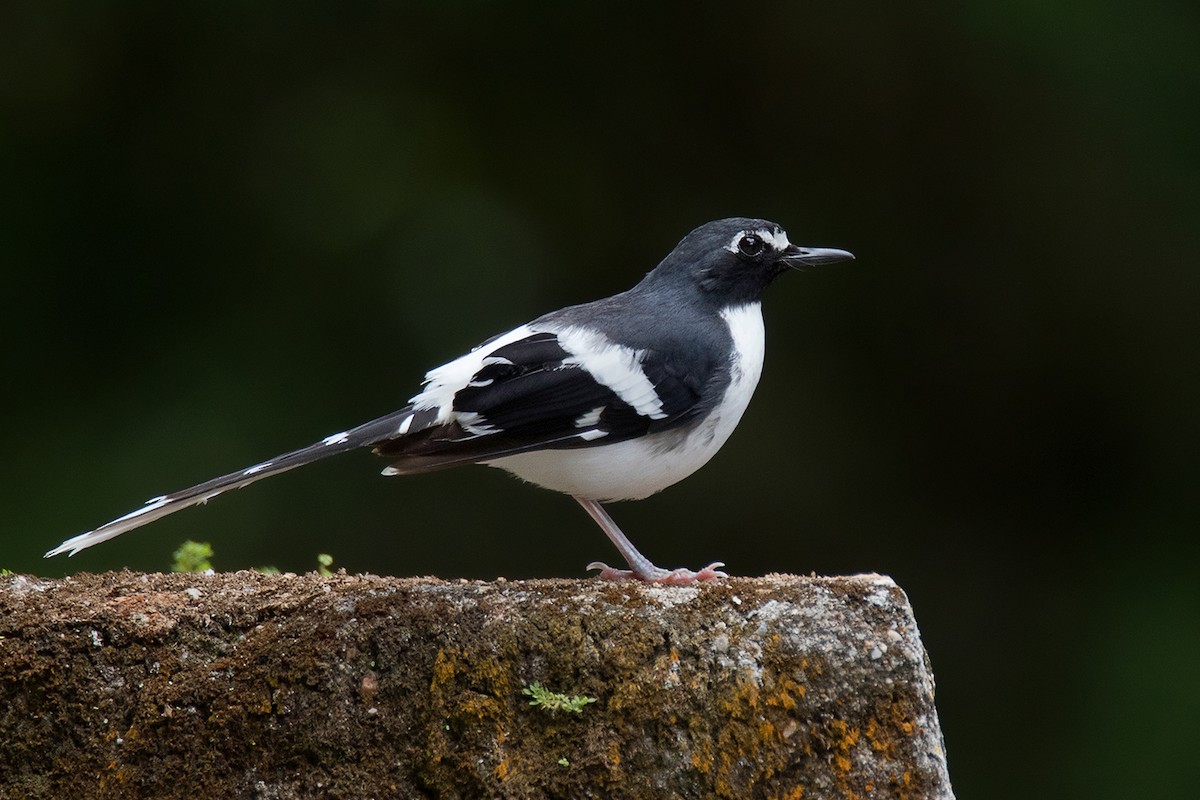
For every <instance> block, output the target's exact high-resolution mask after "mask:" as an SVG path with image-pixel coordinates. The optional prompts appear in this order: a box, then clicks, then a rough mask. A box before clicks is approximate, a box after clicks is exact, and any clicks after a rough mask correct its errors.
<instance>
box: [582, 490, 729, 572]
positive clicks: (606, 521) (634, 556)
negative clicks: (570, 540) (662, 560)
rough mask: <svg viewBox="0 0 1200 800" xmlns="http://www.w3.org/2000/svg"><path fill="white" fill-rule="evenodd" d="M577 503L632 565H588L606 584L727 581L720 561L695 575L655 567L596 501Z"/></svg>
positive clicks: (685, 570) (596, 562)
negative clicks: (724, 579) (621, 566)
mask: <svg viewBox="0 0 1200 800" xmlns="http://www.w3.org/2000/svg"><path fill="white" fill-rule="evenodd" d="M575 500H576V502H578V503H579V505H581V506H583V510H584V511H586V512H588V514H590V515H591V517H592V519H594V520H596V524H597V525H599V526H600V528H601V530H603V531H604V534H605V535H606V536H608V538H609V539H610V540H611V541H612V543H613V544H614V545H616V547H617V550H618V552H620V553H621V557H622V558H624V559H625V562H626V563H627V564H629V569H613V568H612V567H610V566H608V565H607V564H605V563H603V562H600V561H593V562H592V563H591V564H588V565H587V568H588V569H598V570H600V574H599V576H598V577H599V578H600V579H601V580H606V581H618V580H628V579H630V578H635V579H637V580H639V581H643V582H645V583H695V582H697V581H711V580H715V579H717V578H728V577H729V576H728V575H727V574H725V573H724V572H721V571H720V570H718V569H717V568H718V567H723V566H725V565H724V564H723V563H722V562H720V561H714V562H713V563H712V564H709V565H708V566H707V567H705V568H704V569H702V570H700V571H699V572H693V571H692V570H690V569H683V568H682V567H681V568H679V569H663V568H662V567H656V566H654V564H653V563H652V562H651V561H650V559H648V558H646V557H645V556H644V555H642V554H641V553H639V552H638V549H637V548H636V547H634V546H633V542H631V541H629V538H628V537H627V536H625V534H623V533H621V529H620V528H618V527H617V523H615V522H613V519H612V517H610V516H609V515H608V512H607V511H605V510H604V508H603V507H602V506H601V505H600V504H599V503H597V502H596V501H595V500H587V499H584V498H582V497H576V498H575Z"/></svg>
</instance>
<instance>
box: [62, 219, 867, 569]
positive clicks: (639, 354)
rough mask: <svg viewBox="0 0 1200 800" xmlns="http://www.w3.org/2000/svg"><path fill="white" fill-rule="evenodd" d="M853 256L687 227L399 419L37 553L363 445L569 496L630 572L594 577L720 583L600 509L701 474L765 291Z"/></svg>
mask: <svg viewBox="0 0 1200 800" xmlns="http://www.w3.org/2000/svg"><path fill="white" fill-rule="evenodd" d="M852 258H854V256H852V255H851V254H850V253H848V252H846V251H845V250H835V249H832V248H817V247H797V246H796V245H794V244H792V243H791V242H789V241H788V237H787V234H786V233H785V232H784V230H783V229H782V228H781V227H780V226H779V225H776V224H775V223H773V222H768V221H767V220H762V219H744V218H733V219H722V220H717V221H715V222H710V223H708V224H706V225H701V226H700V227H699V228H697V229H696V230H694V231H692V232H691V233H689V234H688V235H687V236H685V237H684V238H683V240H682V241H681V242H679V244H678V245H676V246H675V249H674V250H672V251H671V252H670V254H669V255H667V257H666V258H665V259H663V261H662V262H661V263H660V264H659V265H658V266H657V267H655V268H654V269H653V270H651V271H650V272H649V273H647V275H646V277H645V278H643V279H642V281H641V282H640V283H639V284H637V285H636V286H634V287H633V288H632V289H630V290H628V291H626V292H622V293H620V294H617V295H613V296H612V297H608V298H605V299H603V300H596V301H594V302H591V303H584V304H583V305H577V306H570V307H568V308H564V309H561V310H559V311H552V312H550V313H549V314H546V315H544V316H541V317H538V318H537V319H535V320H533V321H532V322H529V323H526V324H524V325H520V326H518V327H516V328H513V329H512V330H511V331H508V332H507V333H502V334H500V335H499V336H494V337H492V338H491V339H488V340H487V341H486V342H484V343H483V344H481V345H479V346H478V347H476V348H475V349H473V350H471V352H469V353H467V354H466V355H464V356H462V357H461V358H458V359H455V360H454V361H451V362H449V363H448V364H444V365H443V366H440V367H438V368H436V369H433V370H430V371H429V372H428V373H426V375H425V383H424V385H423V388H422V390H421V391H420V392H419V393H418V394H417V395H416V396H414V397H413V398H412V399H411V400H409V402H408V405H406V406H405V407H404V408H402V409H400V410H399V411H396V412H395V413H392V414H388V415H387V416H385V417H380V418H379V419H376V420H373V421H371V422H368V423H366V424H363V425H359V426H358V427H356V428H351V429H350V430H347V431H343V432H341V433H335V434H333V435H331V436H326V437H325V438H324V439H322V440H321V441H319V442H317V443H316V444H313V445H310V446H308V447H304V448H301V449H300V450H294V451H292V452H290V453H285V454H283V455H280V456H276V457H275V458H272V459H269V460H267V461H263V462H262V463H260V464H255V465H254V466H252V467H249V468H247V469H244V470H241V471H239V472H233V473H230V474H229V475H223V476H221V477H219V478H213V479H212V480H210V481H206V482H205V483H201V484H199V485H198V486H193V487H191V488H190V489H184V490H183V491H181V492H175V493H174V494H167V495H162V496H160V497H155V498H152V499H150V500H148V501H147V502H146V504H145V505H144V506H142V507H141V508H138V509H137V510H135V511H132V512H130V513H128V514H126V515H125V516H123V517H120V518H118V519H115V520H113V521H112V522H109V523H107V524H105V525H101V526H100V527H99V528H96V529H95V530H93V531H88V532H87V533H84V534H80V535H79V536H76V537H74V538H72V539H68V540H67V541H65V542H63V543H62V544H61V545H59V546H58V547H56V548H54V549H53V550H51V551H50V552H48V553H47V554H46V555H47V557H49V556H54V555H58V554H60V553H70V554H71V555H74V554H75V553H78V552H79V551H80V550H83V549H84V548H86V547H91V546H92V545H94V544H99V543H100V542H103V541H105V540H107V539H111V538H113V537H114V536H119V535H120V534H122V533H125V532H126V531H128V530H132V529H134V528H137V527H140V526H142V525H145V524H146V523H148V522H153V521H154V520H156V519H160V518H162V517H165V516H166V515H168V514H172V513H174V512H176V511H179V510H180V509H183V508H187V507H188V506H194V505H197V504H200V503H205V502H207V501H209V500H211V499H212V498H214V497H216V496H217V495H219V494H221V493H222V492H226V491H229V490H231V489H240V488H242V487H243V486H248V485H250V484H251V483H254V482H255V481H258V480H261V479H263V478H266V477H268V476H270V475H278V474H279V473H281V472H286V471H288V470H290V469H294V468H295V467H299V466H301V465H303V464H308V463H310V462H312V461H316V460H318V459H321V458H325V457H326V456H332V455H336V454H338V453H344V452H346V451H348V450H353V449H355V448H359V447H370V448H372V449H373V450H374V452H375V453H377V454H378V455H380V456H384V457H386V458H389V459H391V460H392V465H391V466H389V467H387V468H386V469H385V470H383V474H384V475H410V474H414V473H418V472H431V471H433V470H439V469H445V468H447V467H456V466H459V465H462V464H486V465H488V466H492V467H501V468H502V469H505V470H507V471H509V472H511V473H512V474H514V475H516V476H517V477H519V478H521V479H523V480H525V481H528V482H530V483H534V484H537V485H538V486H543V487H545V488H547V489H553V490H555V491H558V492H563V493H565V494H569V495H571V496H572V497H574V498H575V499H576V500H577V501H579V504H580V505H582V506H583V507H584V509H585V510H586V511H587V512H588V513H589V514H590V515H591V516H592V518H593V519H594V520H595V521H596V522H597V523H598V524H599V525H600V527H601V528H602V529H603V530H604V533H605V534H607V535H608V538H609V539H611V540H612V542H613V544H614V545H616V547H617V550H618V551H620V553H621V556H622V557H623V558H624V559H625V561H626V562H627V564H628V566H629V569H628V570H619V569H613V568H612V567H609V566H607V565H606V564H603V563H600V562H593V563H592V564H589V565H588V569H598V570H600V576H601V577H602V578H606V579H619V578H630V577H632V578H637V579H639V580H642V581H647V582H654V583H690V582H693V581H697V580H709V579H712V578H717V577H724V575H725V573H723V572H720V571H718V569H719V567H722V566H724V564H722V563H721V562H716V563H713V564H710V565H709V566H707V567H704V568H703V569H701V570H699V571H692V570H689V569H674V570H666V569H662V568H659V567H656V566H655V565H654V564H653V563H651V562H650V560H649V559H648V558H646V557H645V556H643V555H642V554H641V553H640V552H638V550H637V549H636V548H635V547H634V546H633V544H632V543H631V542H630V541H629V539H627V538H626V537H625V535H624V534H623V533H622V532H621V530H620V528H618V527H617V525H616V523H615V522H613V520H612V518H611V517H609V515H608V513H607V512H606V511H605V510H604V508H603V507H601V505H600V504H601V503H604V502H609V501H616V500H640V499H642V498H644V497H648V496H650V495H652V494H654V493H655V492H659V491H661V490H663V489H665V488H667V487H668V486H670V485H672V484H674V483H676V482H678V481H680V480H682V479H684V478H686V477H687V476H689V475H691V474H692V473H693V472H695V471H696V470H698V469H699V468H700V467H702V466H704V464H705V463H707V462H708V460H709V459H710V458H712V457H713V455H714V454H715V453H716V452H717V450H719V449H720V447H721V445H723V444H724V443H725V441H726V439H728V438H729V435H730V434H731V433H733V429H734V427H736V426H737V424H738V421H739V420H740V419H741V418H742V413H743V412H744V411H745V410H746V406H747V405H748V404H749V402H750V396H751V395H752V394H753V393H754V388H755V386H756V385H757V384H758V379H759V375H760V374H761V373H762V366H763V348H764V334H763V319H762V311H761V301H762V295H763V291H764V290H765V289H766V288H767V286H768V285H769V284H770V283H771V282H772V281H773V280H774V279H775V278H776V277H778V276H779V275H780V274H781V273H783V272H785V271H786V270H788V269H789V268H802V267H805V266H815V265H821V264H833V263H836V262H839V261H846V260H849V259H852Z"/></svg>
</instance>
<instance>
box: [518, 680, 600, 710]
mask: <svg viewBox="0 0 1200 800" xmlns="http://www.w3.org/2000/svg"><path fill="white" fill-rule="evenodd" d="M521 694H524V695H526V696H527V697H531V698H533V699H532V700H530V701H529V705H531V706H540V707H541V708H544V709H545V710H546V711H549V712H550V713H552V714H556V713H558V712H559V711H566V712H569V713H571V714H579V713H582V712H583V707H584V706H586V705H587V704H588V703H594V702H596V698H594V697H587V696H586V695H581V694H576V695H571V696H567V695H565V694H559V693H558V692H552V691H550V690H549V689H547V688H546V687H544V686H542V684H541V683H539V682H538V681H534V682H533V683H531V684H529V685H528V686H526V687H525V688H524V689H522V690H521Z"/></svg>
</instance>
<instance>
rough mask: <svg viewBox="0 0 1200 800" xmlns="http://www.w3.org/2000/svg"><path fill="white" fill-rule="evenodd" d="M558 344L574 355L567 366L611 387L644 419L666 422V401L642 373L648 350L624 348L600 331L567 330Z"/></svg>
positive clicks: (560, 333)
mask: <svg viewBox="0 0 1200 800" xmlns="http://www.w3.org/2000/svg"><path fill="white" fill-rule="evenodd" d="M558 343H559V344H560V345H561V346H562V348H563V349H564V350H566V351H567V352H568V353H570V354H571V357H570V358H568V359H566V360H565V361H564V362H563V364H570V365H575V366H579V367H582V368H583V369H584V370H587V372H588V374H590V375H591V376H592V377H593V378H595V379H596V382H597V383H599V384H601V385H603V386H606V387H608V388H609V389H611V390H612V391H613V393H614V394H616V396H617V397H619V398H621V399H622V400H624V401H625V402H626V403H628V404H629V405H631V406H633V409H634V410H635V411H637V412H638V413H639V414H641V415H642V416H643V417H649V418H650V419H662V418H664V417H665V416H667V414H666V412H665V411H663V407H662V399H661V398H660V397H659V396H658V392H656V391H654V384H653V383H651V382H650V379H649V378H648V377H646V373H645V371H644V370H643V369H642V359H643V358H644V357H645V356H646V351H645V350H634V349H633V348H630V347H622V346H621V345H619V344H615V343H614V342H611V341H609V339H608V337H606V336H605V335H604V334H602V333H600V332H598V331H591V330H587V329H586V328H564V329H562V330H561V331H559V332H558Z"/></svg>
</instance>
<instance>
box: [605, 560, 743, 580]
mask: <svg viewBox="0 0 1200 800" xmlns="http://www.w3.org/2000/svg"><path fill="white" fill-rule="evenodd" d="M723 566H725V562H723V561H714V562H713V563H711V564H709V565H708V566H707V567H705V568H704V569H702V570H700V571H699V572H695V571H692V570H690V569H685V568H683V567H680V568H679V569H662V568H661V567H653V566H652V567H651V568H650V569H648V570H645V571H639V570H632V569H614V568H613V567H610V566H609V565H608V564H605V563H604V562H603V561H593V562H592V563H590V564H588V565H587V568H588V569H598V570H600V573H599V574H598V575H597V576H596V577H597V578H599V579H600V580H602V581H630V580H634V581H641V582H642V583H657V584H669V585H672V586H686V585H688V584H693V583H699V582H700V581H715V580H717V579H718V578H728V577H729V574H728V573H726V572H722V571H721V570H719V569H718V567H723Z"/></svg>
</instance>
